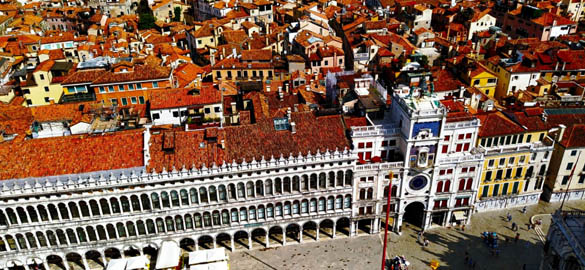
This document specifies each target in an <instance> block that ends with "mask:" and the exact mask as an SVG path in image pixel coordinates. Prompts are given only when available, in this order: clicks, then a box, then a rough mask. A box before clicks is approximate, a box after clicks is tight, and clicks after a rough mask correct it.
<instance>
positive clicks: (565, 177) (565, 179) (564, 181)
mask: <svg viewBox="0 0 585 270" xmlns="http://www.w3.org/2000/svg"><path fill="white" fill-rule="evenodd" d="M567 183H569V176H568V175H565V176H563V181H562V182H561V185H566V184H567Z"/></svg>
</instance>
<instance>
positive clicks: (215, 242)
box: [213, 240, 217, 248]
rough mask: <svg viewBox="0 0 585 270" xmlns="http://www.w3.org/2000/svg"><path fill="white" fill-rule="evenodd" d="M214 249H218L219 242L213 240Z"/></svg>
mask: <svg viewBox="0 0 585 270" xmlns="http://www.w3.org/2000/svg"><path fill="white" fill-rule="evenodd" d="M213 248H217V241H216V240H213Z"/></svg>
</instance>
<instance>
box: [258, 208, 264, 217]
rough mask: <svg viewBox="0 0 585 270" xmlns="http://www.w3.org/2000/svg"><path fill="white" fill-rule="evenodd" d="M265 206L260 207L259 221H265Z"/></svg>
mask: <svg viewBox="0 0 585 270" xmlns="http://www.w3.org/2000/svg"><path fill="white" fill-rule="evenodd" d="M264 214H265V213H264V206H263V205H260V206H258V219H264V218H265V215H264Z"/></svg>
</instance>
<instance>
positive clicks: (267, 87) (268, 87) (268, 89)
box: [266, 84, 270, 92]
mask: <svg viewBox="0 0 585 270" xmlns="http://www.w3.org/2000/svg"><path fill="white" fill-rule="evenodd" d="M266 92H270V85H269V84H267V85H266Z"/></svg>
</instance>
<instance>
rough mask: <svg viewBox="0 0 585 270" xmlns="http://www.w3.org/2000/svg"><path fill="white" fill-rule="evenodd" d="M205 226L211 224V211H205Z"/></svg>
mask: <svg viewBox="0 0 585 270" xmlns="http://www.w3.org/2000/svg"><path fill="white" fill-rule="evenodd" d="M203 226H205V227H209V226H211V214H209V212H205V213H203Z"/></svg>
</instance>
